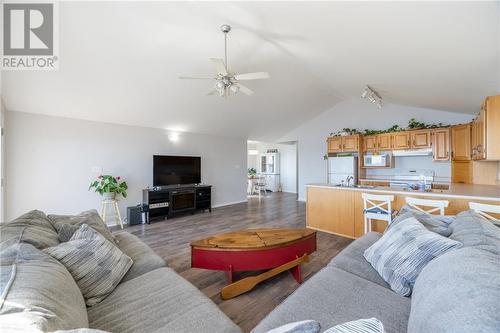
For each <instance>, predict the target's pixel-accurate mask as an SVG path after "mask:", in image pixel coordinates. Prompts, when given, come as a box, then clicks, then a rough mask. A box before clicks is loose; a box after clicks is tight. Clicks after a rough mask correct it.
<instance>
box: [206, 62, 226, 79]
mask: <svg viewBox="0 0 500 333" xmlns="http://www.w3.org/2000/svg"><path fill="white" fill-rule="evenodd" d="M210 61H212V62H213V63H214V65H215V69H216V70H217V73H219V74H222V75H223V76H226V75H227V69H226V65H225V64H224V60H222V59H218V58H210Z"/></svg>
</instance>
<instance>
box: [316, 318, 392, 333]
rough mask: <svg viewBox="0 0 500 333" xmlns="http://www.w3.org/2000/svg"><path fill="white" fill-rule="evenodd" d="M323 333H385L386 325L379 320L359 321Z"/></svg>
mask: <svg viewBox="0 0 500 333" xmlns="http://www.w3.org/2000/svg"><path fill="white" fill-rule="evenodd" d="M323 333H384V325H382V322H381V321H380V320H378V319H377V318H370V319H359V320H355V321H350V322H348V323H344V324H340V325H336V326H334V327H332V328H329V329H327V330H326V331H324V332H323Z"/></svg>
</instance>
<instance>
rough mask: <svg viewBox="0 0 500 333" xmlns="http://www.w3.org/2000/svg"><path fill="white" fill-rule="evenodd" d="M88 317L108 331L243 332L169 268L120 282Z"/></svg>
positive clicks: (95, 326)
mask: <svg viewBox="0 0 500 333" xmlns="http://www.w3.org/2000/svg"><path fill="white" fill-rule="evenodd" d="M88 314H89V321H90V327H92V328H98V329H102V330H105V331H109V332H120V333H127V332H148V333H151V332H158V333H160V332H179V333H183V332H186V333H191V332H199V333H203V332H207V333H209V332H210V333H212V332H218V333H230V332H241V330H240V329H239V328H238V326H236V325H235V324H234V323H233V322H232V321H231V320H230V319H229V318H228V317H227V316H226V315H225V314H224V313H222V311H220V310H219V308H218V307H217V306H216V305H215V304H214V303H213V302H212V301H211V300H210V299H208V298H207V297H206V296H205V295H204V294H203V293H202V292H201V291H199V290H198V289H196V288H195V287H194V286H193V285H191V284H190V283H189V282H187V281H186V280H185V279H183V278H182V277H180V276H179V275H178V274H177V273H175V272H174V271H173V270H172V269H170V268H167V267H164V268H159V269H156V270H154V271H151V272H149V273H146V274H143V275H141V276H139V277H137V278H135V279H133V280H129V281H127V282H124V283H121V284H120V285H119V286H118V287H117V288H116V289H115V291H113V293H111V294H110V295H109V296H108V297H107V298H106V299H105V300H103V301H102V302H101V303H99V304H97V305H94V306H92V307H90V308H89V309H88Z"/></svg>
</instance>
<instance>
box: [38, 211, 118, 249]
mask: <svg viewBox="0 0 500 333" xmlns="http://www.w3.org/2000/svg"><path fill="white" fill-rule="evenodd" d="M48 218H49V220H50V221H51V222H52V225H53V226H54V228H55V229H56V230H57V232H58V233H59V237H60V241H61V242H67V241H68V240H69V239H70V238H71V236H73V233H74V232H75V231H76V230H78V228H71V227H69V226H67V227H66V228H64V229H63V226H64V225H70V226H76V227H80V226H82V225H83V224H87V225H89V226H90V227H92V228H94V229H95V230H97V231H98V232H99V233H100V234H101V235H103V236H104V238H106V239H107V240H108V241H110V242H111V243H112V244H115V245H116V241H115V238H114V237H113V235H112V234H111V231H109V229H108V226H107V225H106V223H104V221H103V220H102V219H101V217H100V216H99V213H97V210H95V209H91V210H87V211H85V212H81V213H80V214H77V215H48Z"/></svg>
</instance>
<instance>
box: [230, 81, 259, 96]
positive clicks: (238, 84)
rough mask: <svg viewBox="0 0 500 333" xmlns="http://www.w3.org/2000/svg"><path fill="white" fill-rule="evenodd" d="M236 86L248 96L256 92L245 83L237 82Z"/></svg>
mask: <svg viewBox="0 0 500 333" xmlns="http://www.w3.org/2000/svg"><path fill="white" fill-rule="evenodd" d="M234 85H235V86H236V87H238V88H239V91H241V92H242V93H244V94H245V95H248V96H252V95H253V94H255V93H254V92H253V91H252V90H250V89H249V88H247V87H245V86H244V85H242V84H241V83H236V84H234Z"/></svg>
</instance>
